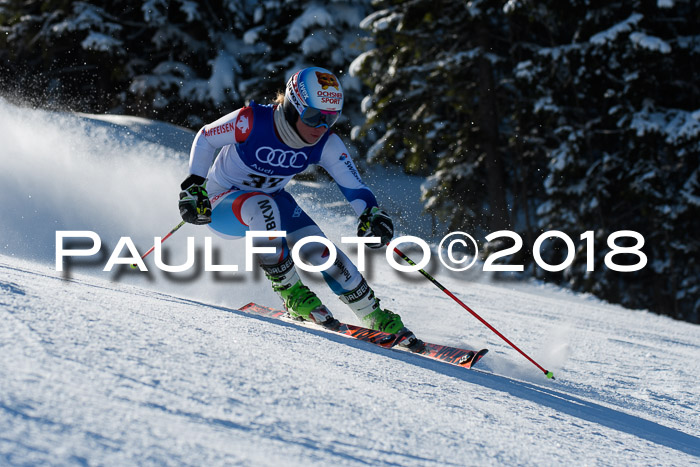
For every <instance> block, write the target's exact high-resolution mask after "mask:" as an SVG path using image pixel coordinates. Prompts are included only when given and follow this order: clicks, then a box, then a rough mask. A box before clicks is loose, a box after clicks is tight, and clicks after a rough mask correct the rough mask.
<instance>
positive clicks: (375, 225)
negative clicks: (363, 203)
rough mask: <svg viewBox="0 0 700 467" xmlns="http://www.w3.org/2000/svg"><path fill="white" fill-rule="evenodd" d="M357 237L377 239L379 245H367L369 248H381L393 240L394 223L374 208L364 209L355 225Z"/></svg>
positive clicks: (385, 213)
mask: <svg viewBox="0 0 700 467" xmlns="http://www.w3.org/2000/svg"><path fill="white" fill-rule="evenodd" d="M357 236H358V237H379V238H381V241H380V242H379V243H368V244H367V246H368V247H370V248H381V247H383V246H384V245H386V244H387V243H389V242H390V241H391V239H392V238H394V223H393V222H392V220H391V217H389V214H387V212H386V211H385V210H383V209H379V208H378V207H376V206H374V207H371V208H367V209H365V210H364V211H363V212H362V214H360V218H359V220H358V223H357Z"/></svg>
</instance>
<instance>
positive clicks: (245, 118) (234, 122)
mask: <svg viewBox="0 0 700 467" xmlns="http://www.w3.org/2000/svg"><path fill="white" fill-rule="evenodd" d="M274 111H275V106H271V105H258V104H255V103H254V102H253V103H251V105H250V106H248V107H243V108H241V109H238V110H236V111H234V112H232V113H230V114H228V115H226V116H224V117H222V118H220V119H219V120H217V121H215V122H213V123H210V124H208V125H206V126H204V127H203V128H202V129H201V130H200V132H199V133H198V134H197V136H196V138H195V140H194V143H193V144H192V150H191V152H190V173H191V174H194V175H199V176H201V177H205V178H207V179H208V180H207V191H208V193H209V197H210V200H211V202H212V222H211V224H209V226H210V227H211V228H212V229H214V231H215V232H217V233H218V234H219V235H221V236H224V237H227V238H240V237H243V236H245V232H246V231H247V230H255V231H265V230H284V231H286V232H287V234H286V237H285V238H274V239H264V242H265V243H260V242H256V245H258V246H274V247H276V251H277V253H275V254H274V255H271V254H260V255H259V258H260V262H261V264H263V265H270V266H271V265H275V264H279V263H282V262H283V261H285V260H286V259H287V258H288V255H289V249H290V248H291V247H292V246H293V245H294V243H296V242H297V241H299V240H300V239H302V238H304V237H307V236H311V235H316V236H322V237H325V235H324V234H323V232H322V231H321V229H320V228H319V227H318V225H316V223H315V222H314V221H313V220H312V219H311V218H310V217H309V216H308V215H307V214H306V213H305V212H304V210H303V209H302V208H301V207H300V206H299V205H298V204H297V203H296V201H295V200H294V198H293V197H292V196H291V195H290V194H289V193H288V192H287V191H285V189H284V187H285V186H286V185H287V183H289V181H290V180H291V179H292V178H293V177H294V175H296V174H298V173H300V172H303V171H304V170H305V169H306V168H307V167H308V166H309V165H311V164H318V165H320V166H321V167H323V168H324V169H325V170H326V171H327V172H328V173H329V174H330V175H331V177H333V179H334V180H335V182H336V183H337V184H338V187H339V188H340V190H341V192H342V193H343V195H344V196H345V198H346V199H347V200H348V202H349V203H350V205H351V206H352V208H353V209H354V210H355V213H356V214H357V215H358V216H359V215H360V214H361V213H362V211H363V210H364V209H365V208H367V207H373V206H377V200H376V198H375V196H374V194H373V193H372V191H371V190H370V189H369V188H368V187H367V186H366V185H365V184H364V183H363V182H362V179H361V178H360V175H359V173H358V171H357V169H356V167H355V164H354V163H353V161H352V159H351V158H350V155H349V152H348V150H347V148H346V146H345V144H344V143H343V142H342V140H341V139H340V137H338V135H336V134H335V133H332V132H330V131H329V132H326V133H325V134H324V135H323V136H322V137H321V138H320V140H319V141H318V142H317V143H316V144H314V145H312V146H306V147H302V148H299V149H296V148H292V147H290V146H288V145H287V144H285V143H284V142H283V141H282V140H281V138H280V137H279V136H278V134H277V132H276V130H275V124H274V117H273V114H274ZM219 148H221V151H220V152H219V155H218V157H216V159H215V155H216V151H217V149H219ZM260 240H263V239H260ZM336 250H337V253H338V256H337V259H336V261H335V263H334V265H333V266H331V267H330V268H328V269H326V270H325V271H324V272H323V276H324V279H325V280H326V282H327V283H328V284H329V286H330V287H331V289H332V290H333V291H334V292H335V293H336V294H338V295H340V294H343V293H347V292H349V291H352V290H354V289H355V288H356V287H358V286H359V285H360V283H361V282H362V280H363V278H362V275H361V274H360V272H359V271H358V270H357V268H356V267H355V265H354V264H353V263H352V261H350V259H349V258H348V257H347V256H346V255H345V254H344V253H343V252H342V251H341V250H340V249H338V248H336ZM300 253H301V256H302V257H303V258H304V261H305V262H307V263H309V264H312V265H321V264H324V263H325V262H326V260H327V257H328V250H327V248H326V247H325V246H323V245H322V244H320V243H309V244H307V245H305V246H304V247H303V248H302V249H301V251H300Z"/></svg>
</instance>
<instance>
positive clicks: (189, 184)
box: [178, 175, 211, 225]
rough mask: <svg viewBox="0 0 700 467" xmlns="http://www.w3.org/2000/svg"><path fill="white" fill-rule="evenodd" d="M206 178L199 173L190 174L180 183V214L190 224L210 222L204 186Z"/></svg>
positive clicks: (209, 208) (209, 203) (208, 202)
mask: <svg viewBox="0 0 700 467" xmlns="http://www.w3.org/2000/svg"><path fill="white" fill-rule="evenodd" d="M205 182H206V179H205V178H204V177H200V176H199V175H190V176H189V177H187V178H186V179H185V181H184V182H182V184H181V185H180V188H182V191H181V192H180V202H179V203H178V205H179V207H180V215H181V216H182V220H184V221H185V222H189V223H190V224H197V225H202V224H208V223H210V222H211V202H210V201H209V194H208V193H207V190H206V186H205Z"/></svg>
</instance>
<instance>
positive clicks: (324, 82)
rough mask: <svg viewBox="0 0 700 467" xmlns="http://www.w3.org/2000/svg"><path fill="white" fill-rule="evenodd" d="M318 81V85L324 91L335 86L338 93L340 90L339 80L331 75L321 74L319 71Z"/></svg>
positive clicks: (317, 74)
mask: <svg viewBox="0 0 700 467" xmlns="http://www.w3.org/2000/svg"><path fill="white" fill-rule="evenodd" d="M316 79H318V84H320V85H321V87H322V88H323V89H324V90H326V89H328V88H329V87H331V86H333V87H334V88H335V90H336V91H339V90H340V84H339V83H338V80H337V79H336V78H335V76H334V75H332V74H331V73H321V72H320V71H317V72H316Z"/></svg>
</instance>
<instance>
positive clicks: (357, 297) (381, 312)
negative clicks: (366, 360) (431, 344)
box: [339, 279, 425, 352]
mask: <svg viewBox="0 0 700 467" xmlns="http://www.w3.org/2000/svg"><path fill="white" fill-rule="evenodd" d="M339 298H340V300H341V301H342V302H343V303H345V304H347V305H348V306H349V307H350V309H351V310H352V311H353V312H354V313H355V315H357V317H358V318H360V320H361V321H362V325H363V326H366V327H368V328H370V329H375V330H377V331H382V332H386V333H389V334H395V335H396V343H397V344H398V345H400V346H402V347H406V348H408V349H409V350H411V351H412V352H420V351H422V350H423V349H425V344H424V343H423V341H422V340H420V339H418V338H417V337H416V336H415V335H414V334H413V332H412V331H411V330H410V329H408V328H407V327H405V326H404V325H403V321H402V320H401V316H399V315H398V314H396V313H394V312H393V311H390V310H387V309H383V308H382V307H381V306H379V299H378V298H376V297H375V296H374V291H373V290H372V288H371V287H370V286H369V285H368V284H367V282H366V281H365V280H364V279H362V282H361V283H360V285H359V286H357V287H356V288H355V289H354V290H351V291H350V292H347V293H345V294H343V295H340V297H339Z"/></svg>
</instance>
